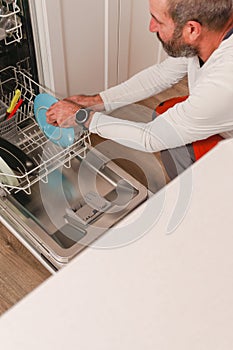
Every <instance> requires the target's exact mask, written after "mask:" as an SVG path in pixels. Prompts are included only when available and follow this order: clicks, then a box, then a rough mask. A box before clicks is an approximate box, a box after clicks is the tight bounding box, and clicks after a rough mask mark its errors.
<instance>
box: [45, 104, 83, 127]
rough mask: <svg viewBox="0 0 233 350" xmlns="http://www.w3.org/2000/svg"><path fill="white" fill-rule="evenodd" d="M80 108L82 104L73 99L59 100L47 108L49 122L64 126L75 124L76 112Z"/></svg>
mask: <svg viewBox="0 0 233 350" xmlns="http://www.w3.org/2000/svg"><path fill="white" fill-rule="evenodd" d="M80 108H81V106H79V105H78V104H76V103H74V102H71V101H67V100H63V101H58V102H57V103H55V104H53V105H52V106H51V107H50V108H49V109H48V110H47V113H46V117H47V122H48V123H49V124H52V125H54V126H60V127H63V128H68V127H71V126H75V125H76V122H75V113H76V112H77V111H78V110H79V109H80Z"/></svg>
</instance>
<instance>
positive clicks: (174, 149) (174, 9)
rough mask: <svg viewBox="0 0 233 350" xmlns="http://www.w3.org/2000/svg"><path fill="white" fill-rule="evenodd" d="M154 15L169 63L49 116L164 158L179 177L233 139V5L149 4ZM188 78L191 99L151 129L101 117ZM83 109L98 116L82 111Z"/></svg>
mask: <svg viewBox="0 0 233 350" xmlns="http://www.w3.org/2000/svg"><path fill="white" fill-rule="evenodd" d="M150 12H151V22H150V31H151V32H154V33H157V36H158V38H159V39H160V41H161V42H162V44H163V47H164V49H165V50H166V52H167V53H168V55H169V56H170V57H169V58H168V59H166V60H165V61H164V62H162V63H161V64H159V65H155V66H152V67H149V68H147V69H145V70H144V71H142V72H140V73H138V74H137V75H135V76H134V77H132V78H131V79H129V80H128V81H126V82H124V83H122V84H120V85H118V86H116V87H113V88H110V89H108V90H106V91H103V92H101V93H100V94H98V95H95V96H83V95H77V96H71V97H68V98H66V99H65V100H63V101H60V102H58V103H57V104H55V105H54V106H52V107H51V108H50V109H49V110H48V112H47V121H48V122H49V123H51V124H53V125H59V126H61V125H63V126H71V125H75V123H81V124H82V122H83V123H84V126H85V127H86V128H89V130H90V131H91V132H92V133H97V134H99V135H100V136H102V137H104V138H109V139H112V140H115V141H117V142H119V143H121V144H123V145H126V146H129V147H133V148H135V149H139V150H143V151H146V152H158V151H162V156H163V161H164V165H165V167H166V169H167V171H168V174H169V176H170V178H173V177H175V176H176V175H177V173H180V172H181V171H183V170H184V169H185V168H187V167H188V166H189V165H190V164H192V163H193V162H194V161H195V160H196V159H197V158H198V153H201V151H200V149H199V148H200V147H199V145H201V147H203V145H204V148H205V143H207V144H208V147H209V148H211V147H212V146H213V145H214V144H216V142H218V140H220V139H221V137H220V136H216V137H215V136H213V135H218V134H221V135H222V136H224V137H231V136H233V112H232V110H231V106H232V101H233V4H232V0H205V1H203V0H150ZM186 74H188V83H189V97H188V98H187V99H186V100H184V101H183V102H181V103H178V104H176V105H174V106H173V107H172V108H170V109H168V110H167V111H165V112H164V113H163V114H162V115H160V116H158V117H157V118H155V119H154V120H153V121H152V122H150V123H147V124H143V123H134V122H129V121H122V120H120V119H117V118H113V117H110V116H106V115H104V114H102V113H101V110H104V109H105V110H106V111H107V112H109V111H111V110H113V109H115V108H118V107H120V106H124V105H127V104H130V103H134V102H136V101H139V100H142V99H145V98H148V97H150V96H152V95H155V94H157V93H159V92H161V91H163V90H165V89H167V88H168V87H170V86H172V85H173V84H175V83H177V82H178V81H179V80H181V79H182V78H183V77H184V76H185V75H186ZM80 107H85V108H86V107H90V108H92V110H93V111H90V110H87V113H86V111H83V110H81V111H79V112H77V111H78V110H79V108H80ZM76 112H77V113H76ZM85 113H86V114H85ZM86 116H87V118H86ZM212 138H213V140H212ZM199 140H204V141H201V143H200V141H199ZM212 141H213V142H212ZM185 145H186V147H184V146H185ZM172 160H173V161H174V163H173V164H175V166H172V167H171V163H172Z"/></svg>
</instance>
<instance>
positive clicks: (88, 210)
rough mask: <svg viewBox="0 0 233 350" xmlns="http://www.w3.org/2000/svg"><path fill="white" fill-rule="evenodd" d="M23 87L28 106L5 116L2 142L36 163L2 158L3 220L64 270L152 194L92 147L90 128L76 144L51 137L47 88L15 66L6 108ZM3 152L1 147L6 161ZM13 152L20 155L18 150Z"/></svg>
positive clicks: (2, 76)
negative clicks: (42, 100) (39, 102)
mask: <svg viewBox="0 0 233 350" xmlns="http://www.w3.org/2000/svg"><path fill="white" fill-rule="evenodd" d="M16 90H20V93H21V99H22V100H23V103H22V105H21V106H20V108H19V109H18V110H17V112H16V113H15V115H14V116H13V117H12V118H10V119H9V118H8V119H7V120H1V118H2V117H1V116H0V137H1V140H3V144H4V142H5V141H4V140H6V141H7V143H10V144H11V145H13V146H12V147H13V148H12V149H13V150H14V147H16V148H17V150H18V149H19V150H20V152H23V154H24V155H26V156H27V157H28V158H29V159H30V160H31V161H32V164H33V166H32V167H30V168H29V169H27V168H23V167H21V166H14V169H13V168H12V164H11V163H10V159H8V158H7V159H8V161H7V162H6V163H7V164H5V165H6V167H7V168H6V167H5V166H3V165H1V162H0V166H1V169H0V217H1V221H2V223H3V224H4V225H6V226H7V227H8V228H9V229H10V231H11V232H12V233H14V232H17V235H18V236H19V237H21V238H22V241H23V242H25V244H27V246H30V247H31V248H32V251H35V255H37V256H40V259H43V260H44V261H45V262H46V264H48V266H51V267H52V269H54V270H58V269H60V268H62V267H63V266H65V265H66V264H67V263H69V262H70V261H71V260H72V259H73V258H74V257H75V256H77V254H79V253H80V252H81V251H82V250H83V249H84V248H86V247H88V246H89V245H91V244H92V243H93V242H95V241H96V240H97V239H98V238H100V237H101V236H102V235H103V234H104V233H106V232H107V231H108V230H109V228H110V227H112V226H114V225H115V224H116V223H118V222H119V221H120V220H121V219H122V218H124V217H125V216H126V215H127V214H129V213H130V212H132V211H133V210H134V209H135V208H136V207H138V206H139V205H140V204H141V203H142V202H144V201H145V200H146V199H147V195H148V192H147V189H146V187H145V186H144V185H142V184H141V183H140V182H139V181H137V180H136V179H135V178H134V177H133V176H132V175H130V174H128V173H127V172H126V171H125V170H123V169H122V168H121V167H119V166H118V165H117V164H115V163H114V162H113V161H112V160H110V159H108V157H106V156H105V155H103V154H102V153H101V152H100V151H98V150H97V149H95V148H94V147H92V145H91V139H90V133H89V132H88V131H81V130H80V129H79V130H78V129H77V130H76V128H74V130H75V131H74V134H75V137H74V142H73V143H72V144H71V145H69V146H68V147H64V146H63V147H62V146H61V145H59V142H58V143H56V144H55V143H53V142H51V141H50V140H49V139H48V138H47V137H46V136H45V134H44V132H42V130H41V129H40V127H39V126H38V124H37V122H36V118H35V115H34V109H33V107H34V99H35V97H36V96H37V95H38V94H40V93H46V92H48V91H46V89H45V88H43V87H42V86H40V85H39V84H37V83H36V82H35V81H33V80H32V79H31V77H30V76H29V75H27V74H25V72H23V71H20V70H18V69H17V68H16V67H13V66H12V67H7V68H4V69H3V70H1V71H0V93H1V97H0V101H1V106H2V107H1V108H2V109H3V108H7V106H9V105H10V102H11V101H12V97H13V93H14V91H16ZM4 113H5V110H4ZM4 113H2V114H4ZM0 114H1V110H0ZM2 152H3V153H4V152H5V149H4V147H3V146H0V157H1V158H0V160H1V161H2V154H3V153H2ZM11 153H12V154H10V156H11V157H12V156H13V157H16V158H17V152H16V154H15V153H14V151H12V152H11ZM5 160H6V159H5ZM17 160H19V159H17ZM4 163H5V162H4ZM6 169H7V170H6ZM25 169H26V170H25Z"/></svg>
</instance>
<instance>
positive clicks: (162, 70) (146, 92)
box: [100, 57, 188, 112]
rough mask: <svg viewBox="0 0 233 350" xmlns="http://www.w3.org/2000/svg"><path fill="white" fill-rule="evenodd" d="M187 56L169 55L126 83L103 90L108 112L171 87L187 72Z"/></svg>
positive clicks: (102, 95)
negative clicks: (174, 56)
mask: <svg viewBox="0 0 233 350" xmlns="http://www.w3.org/2000/svg"><path fill="white" fill-rule="evenodd" d="M187 67H188V61H187V58H172V57H168V58H167V59H166V60H165V61H163V62H162V63H160V64H156V65H154V66H151V67H149V68H147V69H145V70H143V71H141V72H140V73H138V74H136V75H134V76H133V77H132V78H130V79H129V80H127V81H125V82H124V83H122V84H120V85H117V86H114V87H112V88H110V89H108V90H105V91H102V92H101V93H100V96H101V97H102V99H103V101H104V106H105V110H106V111H107V112H109V111H112V110H114V109H116V108H119V107H122V106H126V105H128V104H131V103H134V102H137V101H140V100H143V99H145V98H148V97H150V96H153V95H155V94H158V93H159V92H161V91H163V90H165V89H167V88H169V87H171V86H172V85H174V84H175V83H177V82H178V81H179V80H181V79H182V78H183V77H184V76H185V75H186V74H187Z"/></svg>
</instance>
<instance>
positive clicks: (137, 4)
mask: <svg viewBox="0 0 233 350" xmlns="http://www.w3.org/2000/svg"><path fill="white" fill-rule="evenodd" d="M123 1H124V0H123ZM131 11H132V15H131V29H130V45H129V63H128V64H129V66H128V74H129V76H132V75H133V74H135V73H137V72H138V71H140V70H142V69H144V68H146V67H148V66H151V65H153V64H155V63H158V62H160V61H161V60H163V59H164V57H165V54H164V52H163V50H161V47H160V43H159V41H158V39H157V37H156V35H155V34H153V33H151V32H150V31H149V23H150V10H149V1H148V0H132V10H131Z"/></svg>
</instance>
